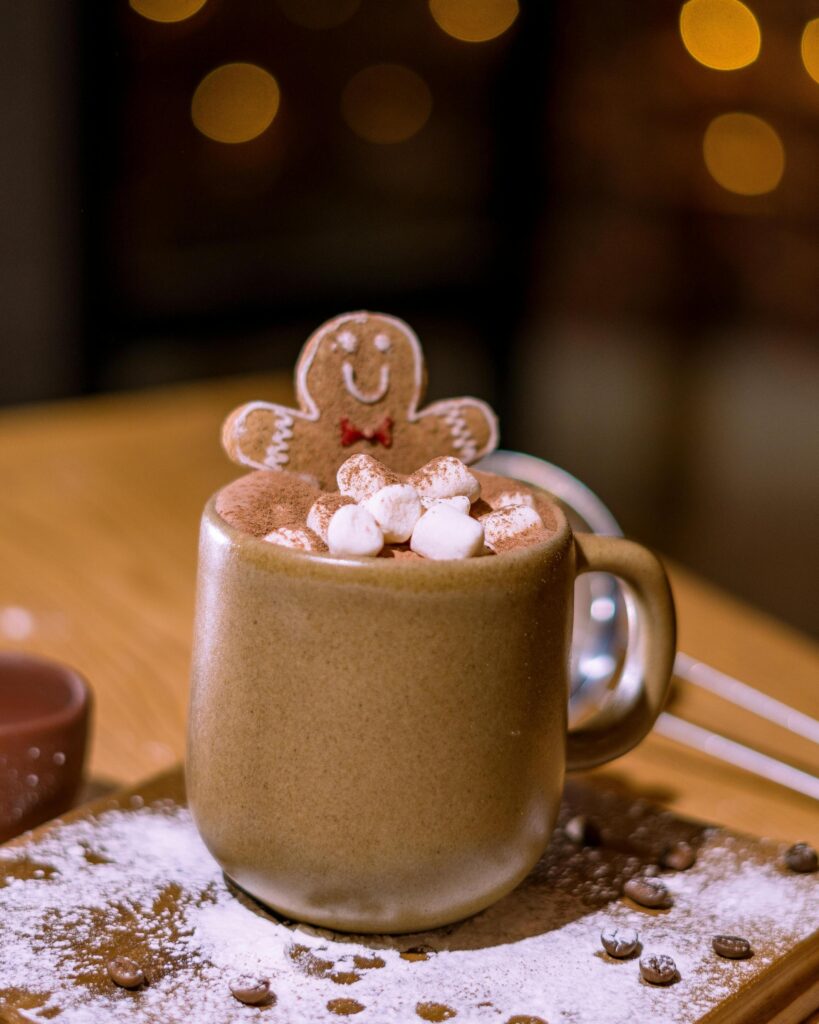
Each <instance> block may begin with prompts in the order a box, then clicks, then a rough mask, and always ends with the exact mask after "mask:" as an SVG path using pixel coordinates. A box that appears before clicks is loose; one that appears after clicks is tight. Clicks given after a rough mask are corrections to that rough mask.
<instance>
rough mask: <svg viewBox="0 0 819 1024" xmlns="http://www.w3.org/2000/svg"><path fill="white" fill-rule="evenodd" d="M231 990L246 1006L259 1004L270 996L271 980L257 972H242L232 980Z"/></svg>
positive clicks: (234, 996)
mask: <svg viewBox="0 0 819 1024" xmlns="http://www.w3.org/2000/svg"><path fill="white" fill-rule="evenodd" d="M230 992H231V995H232V996H233V998H234V999H238V1000H239V1002H240V1003H244V1004H245V1006H258V1005H259V1003H263V1002H265V1001H266V1000H267V999H269V998H270V981H269V980H268V979H267V978H262V977H260V976H259V975H257V974H242V975H240V976H239V977H238V978H234V979H233V980H232V981H231V982H230Z"/></svg>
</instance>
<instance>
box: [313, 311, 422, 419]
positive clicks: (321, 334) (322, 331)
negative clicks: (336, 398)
mask: <svg viewBox="0 0 819 1024" xmlns="http://www.w3.org/2000/svg"><path fill="white" fill-rule="evenodd" d="M376 316H377V317H378V319H379V320H383V321H384V323H386V324H389V325H390V326H391V327H394V328H395V330H396V331H398V333H399V334H401V335H403V337H404V338H405V339H406V340H407V342H408V343H409V346H410V348H411V349H412V354H413V382H412V384H413V393H412V398H411V399H410V403H409V407H408V409H407V419H408V420H409V421H410V422H411V423H412V422H414V421H415V420H416V419H417V409H418V402H419V401H420V398H421V385H422V384H423V380H424V356H423V353H422V352H421V343H420V342H419V341H418V336H417V335H416V334H415V332H414V331H413V330H412V328H411V327H410V326H409V325H408V324H405V323H404V321H403V320H399V319H398V317H395V316H389V315H388V314H387V313H368V312H367V311H366V310H361V311H359V312H357V313H342V314H341V316H337V317H334V319H332V320H328V321H327V323H326V324H322V325H321V327H319V328H318V330H317V331H315V332H314V333H313V334H311V335H310V337H309V338H308V340H307V342H306V344H305V346H304V348H303V349H302V350H301V355H300V356H299V359H298V362H297V363H296V397H297V399H298V402H299V404H300V405H301V407H302V409H303V411H304V415H305V416H306V417H307V419H310V420H317V419H318V418H319V415H320V412H319V408H318V406H317V405H316V402H315V399H314V398H313V396H312V395H311V394H310V389H309V388H308V386H307V375H308V373H309V372H310V367H311V366H312V365H313V360H314V359H315V358H316V353H317V352H318V350H319V346H320V345H321V343H322V341H323V340H324V338H325V337H326V336H327V335H328V334H332V332H333V331H337V330H338V329H339V328H340V327H343V326H344V325H345V324H365V323H367V321H368V320H369V319H370V317H376Z"/></svg>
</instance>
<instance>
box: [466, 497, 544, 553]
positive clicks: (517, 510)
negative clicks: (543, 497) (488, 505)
mask: <svg viewBox="0 0 819 1024" xmlns="http://www.w3.org/2000/svg"><path fill="white" fill-rule="evenodd" d="M480 521H481V523H483V529H484V535H485V537H486V546H487V547H488V548H489V549H490V550H492V551H497V550H498V548H499V547H504V546H508V544H509V542H510V541H511V540H513V539H514V538H515V537H519V536H521V534H524V533H528V532H529V531H530V530H535V529H541V530H542V529H543V520H542V519H541V518H540V516H539V515H538V514H537V512H536V511H535V510H534V509H533V508H529V506H528V505H507V506H506V507H505V508H499V509H497V510H496V511H495V512H487V514H486V515H485V516H481V518H480Z"/></svg>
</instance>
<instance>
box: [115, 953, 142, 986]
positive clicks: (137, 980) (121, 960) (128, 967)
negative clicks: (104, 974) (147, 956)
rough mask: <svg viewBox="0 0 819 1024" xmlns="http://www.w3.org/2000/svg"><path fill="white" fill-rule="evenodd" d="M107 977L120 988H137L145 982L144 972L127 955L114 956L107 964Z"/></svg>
mask: <svg viewBox="0 0 819 1024" xmlns="http://www.w3.org/2000/svg"><path fill="white" fill-rule="evenodd" d="M108 977H109V978H110V979H111V981H113V983H114V984H115V985H119V987H120V988H139V986H140V985H144V984H145V972H144V971H143V970H142V968H141V967H140V966H139V964H138V963H137V962H136V960H131V959H130V958H129V957H127V956H118V957H115V958H114V959H113V960H112V961H111V962H110V963H109V964H108Z"/></svg>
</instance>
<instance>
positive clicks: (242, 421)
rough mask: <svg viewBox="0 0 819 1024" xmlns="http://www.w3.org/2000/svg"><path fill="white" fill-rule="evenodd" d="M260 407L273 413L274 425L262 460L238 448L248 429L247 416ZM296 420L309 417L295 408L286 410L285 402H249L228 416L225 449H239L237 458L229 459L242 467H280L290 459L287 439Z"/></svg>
mask: <svg viewBox="0 0 819 1024" xmlns="http://www.w3.org/2000/svg"><path fill="white" fill-rule="evenodd" d="M260 409H261V410H263V411H264V412H269V413H272V415H273V417H274V420H275V424H276V425H275V429H274V431H273V433H272V435H271V437H270V443H269V444H268V445H267V448H266V449H265V453H266V454H265V457H264V459H263V460H262V461H261V462H260V461H258V460H257V459H251V458H250V457H249V456H247V455H245V453H244V452H243V451H242V450H241V447H242V445H241V442H242V437H243V435H244V434H245V433H246V432H247V418H248V416H249V415H250V414H251V413H252V412H257V411H258V410H260ZM297 419H300V420H309V419H310V417H309V416H306V415H305V414H304V413H301V412H299V411H298V410H297V409H289V408H288V407H287V406H286V405H275V404H274V403H272V402H248V403H247V404H246V405H243V406H240V407H239V408H238V409H237V410H236V411H235V412H234V413H233V414H232V415H231V419H230V423H229V432H230V434H231V438H230V442H229V444H226V445H225V447H226V448H228V451H230V448H233V447H235V448H237V449H238V458H237V457H234V456H231V458H233V459H234V461H235V462H238V463H240V464H241V465H243V466H252V467H253V468H254V469H281V468H282V467H283V466H284V465H285V464H286V463H287V462H289V461H290V441H291V439H292V437H293V427H294V425H295V421H296V420H297Z"/></svg>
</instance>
